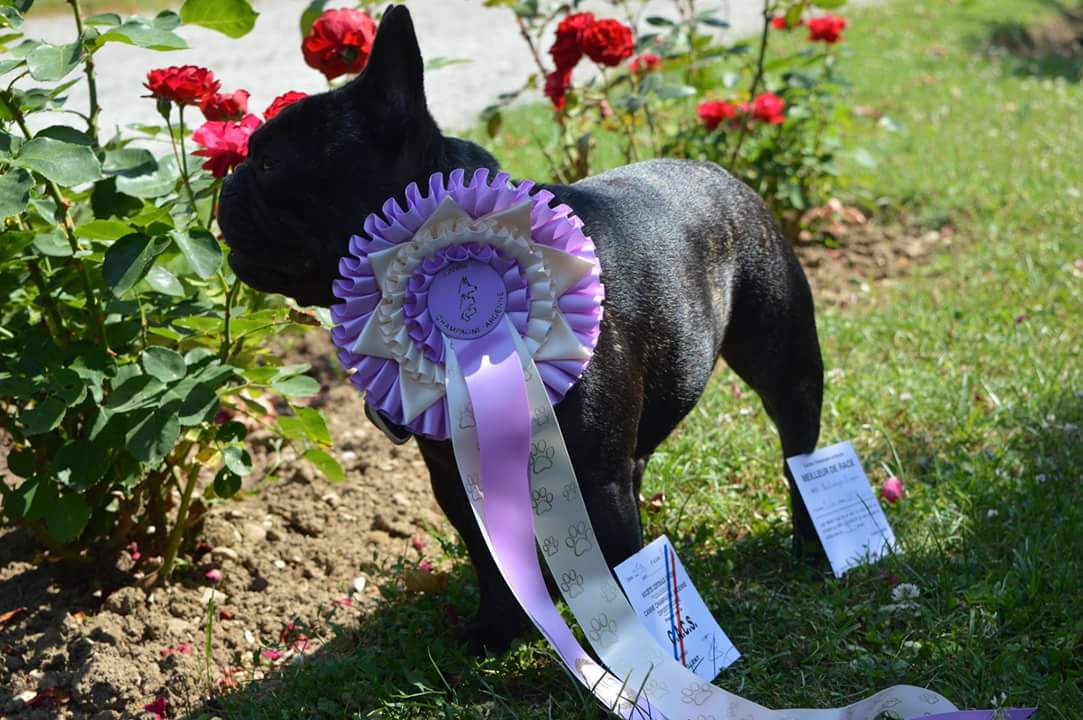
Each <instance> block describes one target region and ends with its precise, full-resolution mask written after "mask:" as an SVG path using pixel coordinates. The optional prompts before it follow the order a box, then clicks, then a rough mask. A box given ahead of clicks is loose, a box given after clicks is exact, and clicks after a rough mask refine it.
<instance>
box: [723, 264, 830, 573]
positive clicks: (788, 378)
mask: <svg viewBox="0 0 1083 720" xmlns="http://www.w3.org/2000/svg"><path fill="white" fill-rule="evenodd" d="M784 253H785V255H784V258H783V262H782V264H781V266H779V267H773V268H769V269H762V268H761V269H760V270H758V271H757V272H756V273H754V274H753V277H751V278H748V279H747V280H745V281H744V282H742V283H740V284H739V287H738V289H737V292H736V293H735V297H734V307H733V312H732V313H731V316H730V317H731V319H730V324H729V326H728V327H727V328H726V335H725V339H724V341H723V343H722V357H723V359H724V360H725V361H726V364H728V365H729V366H730V367H731V368H732V369H733V370H734V372H736V373H737V374H738V375H739V376H740V377H741V379H742V380H744V381H745V382H747V383H748V384H749V385H750V386H751V387H752V389H753V390H755V391H756V393H757V394H758V395H759V396H760V399H761V400H762V401H763V406H764V409H766V410H767V414H768V415H769V416H770V418H771V420H772V421H773V422H774V424H775V427H776V428H777V429H778V434H779V438H780V440H781V442H782V455H783V472H784V473H785V475H786V479H787V480H788V481H789V486H790V508H791V516H792V518H793V529H794V552H795V553H796V554H798V555H804V554H812V555H818V554H821V553H822V548H821V547H820V543H819V540H818V539H817V536H816V530H815V528H814V527H813V524H812V519H811V518H810V517H809V514H808V509H807V508H806V507H805V503H804V502H803V501H802V500H801V495H800V493H799V492H798V490H797V486H796V484H795V482H794V478H793V475H792V474H791V473H790V469H789V468H788V467H786V463H785V458H787V457H791V456H793V455H800V454H803V453H808V452H812V451H813V450H815V449H816V442H817V440H818V439H819V436H820V409H821V405H822V402H823V360H822V359H821V356H820V344H819V340H818V338H817V335H816V320H815V317H814V314H813V302H812V293H811V292H810V291H809V287H808V281H807V280H806V279H805V276H804V273H803V272H802V271H801V268H800V265H798V263H797V259H796V257H794V255H793V252H792V250H790V249H789V248H788V247H786V248H785V250H784Z"/></svg>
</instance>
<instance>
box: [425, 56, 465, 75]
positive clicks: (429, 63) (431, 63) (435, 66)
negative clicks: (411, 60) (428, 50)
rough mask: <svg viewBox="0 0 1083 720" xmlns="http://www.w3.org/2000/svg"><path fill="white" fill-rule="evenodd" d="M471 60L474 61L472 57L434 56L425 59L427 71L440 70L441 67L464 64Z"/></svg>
mask: <svg viewBox="0 0 1083 720" xmlns="http://www.w3.org/2000/svg"><path fill="white" fill-rule="evenodd" d="M471 62H474V61H473V60H471V59H470V58H449V57H434V58H430V59H428V60H426V61H425V72H432V71H433V70H439V69H440V68H446V67H450V66H452V65H463V64H465V63H471Z"/></svg>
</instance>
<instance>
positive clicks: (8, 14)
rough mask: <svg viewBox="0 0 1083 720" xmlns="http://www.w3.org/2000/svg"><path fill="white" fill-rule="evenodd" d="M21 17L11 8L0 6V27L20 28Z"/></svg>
mask: <svg viewBox="0 0 1083 720" xmlns="http://www.w3.org/2000/svg"><path fill="white" fill-rule="evenodd" d="M22 24H23V16H22V15H20V14H19V11H18V10H16V9H15V8H13V7H8V6H6V5H0V25H7V26H8V27H13V28H17V27H22Z"/></svg>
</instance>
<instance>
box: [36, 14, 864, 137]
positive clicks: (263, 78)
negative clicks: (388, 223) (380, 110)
mask: <svg viewBox="0 0 1083 720" xmlns="http://www.w3.org/2000/svg"><path fill="white" fill-rule="evenodd" d="M869 1H870V0H864V2H865V3H867V2H869ZM873 1H875V0H873ZM859 2H861V0H859ZM306 4H307V3H305V2H303V1H302V0H263V1H262V2H258V1H257V2H256V3H255V6H256V9H257V10H258V11H259V12H260V16H259V19H258V20H257V21H256V26H255V28H254V29H253V31H252V32H251V33H249V34H248V35H246V36H245V37H243V38H241V39H239V40H232V39H230V38H227V37H225V36H224V35H220V34H218V33H215V32H211V31H209V30H204V29H202V28H198V27H181V28H180V29H179V33H180V34H181V35H182V36H184V38H185V39H186V40H187V41H188V44H189V45H190V46H191V48H192V49H190V50H182V51H176V52H172V53H158V52H153V51H150V50H144V49H141V48H136V47H132V46H128V45H122V44H119V43H111V44H109V45H107V46H106V47H105V48H103V49H102V50H101V51H100V52H99V53H98V55H97V56H96V58H97V67H98V93H99V99H100V103H101V105H102V107H103V108H104V110H103V112H102V117H101V123H102V124H101V127H102V129H103V133H105V132H110V131H112V130H113V128H114V127H115V126H117V125H120V124H126V123H157V122H159V121H160V120H159V117H158V115H157V113H156V112H155V109H154V103H153V102H151V101H150V100H147V99H143V98H141V97H140V96H141V95H143V94H145V91H144V89H143V86H142V83H143V81H144V80H145V78H146V72H147V70H148V69H150V68H151V67H159V66H163V65H181V64H185V63H192V64H199V65H205V66H207V67H209V68H211V69H212V70H214V72H215V74H216V75H217V76H218V77H219V78H220V79H221V81H222V88H223V91H232V90H233V89H235V88H238V87H243V88H245V89H247V90H249V91H250V92H251V93H252V99H251V101H250V104H251V109H252V110H253V111H256V112H261V111H262V110H263V108H265V107H266V106H267V105H268V104H269V103H270V101H271V100H272V99H273V98H274V97H275V96H277V95H279V94H281V93H283V92H286V91H287V90H303V91H306V92H318V91H320V90H323V89H325V88H326V85H325V84H324V81H323V76H322V75H320V74H319V73H318V72H316V71H315V70H312V69H311V68H309V67H308V66H306V65H305V64H304V61H303V59H302V58H301V49H300V46H301V38H300V30H299V28H298V19H299V18H300V15H301V11H302V10H303V9H304V7H305V5H306ZM331 4H332V5H334V4H335V3H331ZM852 4H857V3H852ZM703 5H704V6H705V7H706V6H708V5H709V4H708V3H703ZM717 5H721V6H722V7H723V14H724V16H725V17H727V18H728V19H729V21H730V23H731V24H732V28H731V29H730V30H729V31H728V32H729V33H731V34H733V35H746V34H749V33H752V32H755V31H756V30H757V29H758V27H759V18H760V15H759V13H760V8H761V7H762V5H761V3H760V0H728V2H727V1H725V0H723V1H722V2H718V3H717ZM408 6H409V7H410V9H411V11H412V12H413V17H414V22H415V24H416V25H417V32H418V38H419V41H420V43H421V50H422V52H423V53H424V55H425V57H426V59H429V60H431V59H432V58H436V57H449V58H463V59H467V58H468V59H470V60H471V62H469V63H467V64H462V65H453V66H449V67H445V68H443V69H440V70H437V71H433V72H432V73H430V74H429V75H428V77H427V93H428V99H429V105H430V106H431V109H432V112H433V115H434V116H435V117H436V120H437V122H438V123H439V124H440V125H441V126H442V127H445V128H448V129H452V130H461V129H463V128H465V127H468V126H469V125H471V124H472V123H473V122H474V121H475V119H476V118H477V115H478V113H479V112H480V111H481V110H482V108H484V107H485V106H486V105H488V104H489V103H490V102H491V101H492V100H493V99H494V98H495V97H496V96H497V95H498V94H499V93H502V92H506V91H510V90H514V89H516V88H517V87H518V86H519V85H520V84H521V83H522V81H523V80H524V79H525V78H526V77H527V76H528V75H529V74H530V73H531V72H532V71H534V69H535V67H534V63H533V61H532V60H531V58H530V54H529V52H528V51H527V50H526V47H525V44H524V43H523V40H522V38H521V37H520V36H519V34H518V31H517V29H516V25H515V20H514V17H513V15H512V13H511V11H510V10H508V9H506V8H487V7H484V6H483V5H482V2H481V0H409V3H408ZM586 7H587V8H589V9H593V10H596V11H597V12H598V13H599V14H600V15H603V16H605V15H610V16H612V15H613V14H614V13H613V8H612V6H611V5H610V4H608V3H605V2H601V1H600V0H591V1H590V2H587V3H586ZM649 11H650V14H656V15H669V16H672V14H673V13H672V2H671V1H670V0H655V1H654V2H652V3H651V4H650V6H649ZM25 30H26V32H27V34H28V35H30V36H31V37H38V38H41V39H44V40H48V41H50V42H70V40H71V37H72V35H73V34H74V26H73V24H72V21H71V19H70V17H69V16H67V15H58V16H51V17H45V18H31V19H30V20H28V22H27V23H26V26H25ZM71 97H72V99H71V101H70V102H71V103H72V104H73V106H74V107H76V108H85V107H86V105H87V99H86V90H85V87H84V86H83V85H82V84H80V85H79V87H78V88H73V90H72V93H71ZM67 117H68V118H70V116H67ZM43 121H45V119H44V118H40V119H39V121H38V123H37V125H38V126H43V125H44V124H46V122H43ZM48 122H49V124H51V123H52V122H70V119H66V120H65V119H60V118H56V119H53V120H51V121H48Z"/></svg>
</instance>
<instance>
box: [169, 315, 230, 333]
mask: <svg viewBox="0 0 1083 720" xmlns="http://www.w3.org/2000/svg"><path fill="white" fill-rule="evenodd" d="M173 324H174V325H176V326H177V327H179V328H184V329H185V330H192V331H195V332H197V333H214V332H217V331H220V330H221V329H222V320H220V319H218V318H213V317H206V316H202V315H190V316H188V317H182V318H177V319H176V320H174V321H173Z"/></svg>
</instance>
